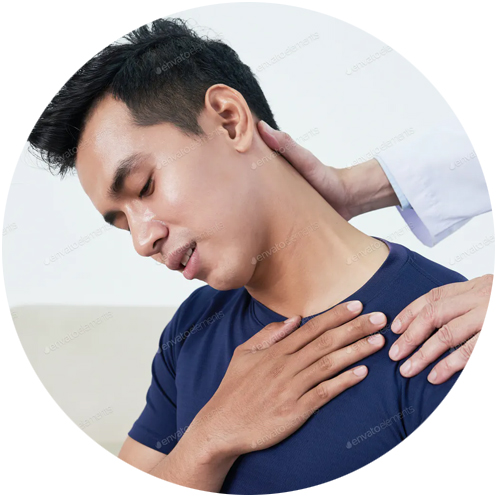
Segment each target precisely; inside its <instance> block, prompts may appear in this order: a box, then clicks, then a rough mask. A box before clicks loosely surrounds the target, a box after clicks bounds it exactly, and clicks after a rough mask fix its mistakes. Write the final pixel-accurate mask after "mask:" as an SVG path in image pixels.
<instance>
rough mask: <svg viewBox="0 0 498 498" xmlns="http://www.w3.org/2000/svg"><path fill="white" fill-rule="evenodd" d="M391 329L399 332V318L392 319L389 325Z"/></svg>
mask: <svg viewBox="0 0 498 498" xmlns="http://www.w3.org/2000/svg"><path fill="white" fill-rule="evenodd" d="M391 330H392V331H393V332H394V333H396V332H399V331H400V330H401V320H400V319H399V318H396V320H394V322H393V324H392V325H391Z"/></svg>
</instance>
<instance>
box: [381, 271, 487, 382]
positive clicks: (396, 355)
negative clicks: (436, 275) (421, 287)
mask: <svg viewBox="0 0 498 498" xmlns="http://www.w3.org/2000/svg"><path fill="white" fill-rule="evenodd" d="M492 284H493V275H484V276H483V277H479V278H474V279H473V280H469V281H468V282H458V283H455V284H448V285H443V286H442V287H436V288H435V289H432V291H430V292H429V293H428V294H425V295H424V296H421V297H419V298H418V299H417V300H416V301H414V302H413V303H412V304H410V305H409V306H407V307H406V308H405V309H404V310H403V311H402V312H401V313H400V314H399V315H398V316H397V317H396V318H395V319H394V320H393V323H392V325H391V330H392V331H393V332H394V333H396V334H401V337H400V338H399V339H398V340H397V341H396V342H395V343H394V344H393V345H392V346H391V349H390V350H389V356H390V357H391V359H393V360H401V359H403V358H406V357H407V356H408V355H409V354H410V353H412V352H413V351H414V350H415V349H416V348H417V347H418V346H419V345H420V344H422V343H424V344H423V346H422V347H421V348H420V349H419V350H418V351H417V352H416V353H415V354H414V355H413V356H412V357H411V358H410V359H409V360H407V361H405V362H404V363H403V364H402V365H401V368H400V372H401V375H403V376H404V377H413V376H414V375H417V374H418V373H420V372H421V371H422V370H423V369H424V368H426V367H427V365H429V364H430V363H432V362H433V361H435V360H437V359H438V358H439V357H440V356H441V355H442V354H443V353H445V352H446V351H448V350H449V349H454V351H453V352H452V353H451V354H449V355H448V356H446V357H445V358H444V359H442V360H441V361H440V362H438V363H437V364H436V366H435V367H434V368H433V369H432V370H431V372H430V373H429V376H428V380H429V382H432V383H433V384H441V383H443V382H445V381H447V380H448V379H449V378H450V377H451V376H452V375H453V374H455V373H456V372H459V371H460V370H462V369H463V368H464V367H465V365H466V364H467V362H468V361H469V357H470V355H471V354H472V351H473V350H474V346H475V344H476V342H477V339H478V337H479V333H480V331H481V328H482V326H483V323H484V317H485V315H486V310H487V309H488V304H489V297H490V294H491V286H492ZM436 329H438V330H437V332H436V333H435V334H433V332H434V330H436ZM428 338H429V339H428ZM424 341H425V342H424Z"/></svg>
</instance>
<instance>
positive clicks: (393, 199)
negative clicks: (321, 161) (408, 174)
mask: <svg viewBox="0 0 498 498" xmlns="http://www.w3.org/2000/svg"><path fill="white" fill-rule="evenodd" d="M338 171H340V175H341V178H342V181H343V183H344V188H345V189H346V192H347V198H348V208H349V210H350V212H351V213H352V215H353V216H358V215H360V214H363V213H368V212H369V211H375V210H376V209H381V208H385V207H389V206H399V205H400V202H399V199H398V198H397V196H396V194H395V193H394V190H393V188H392V186H391V184H390V183H389V180H388V179H387V176H386V174H385V173H384V170H383V169H382V167H381V165H380V164H379V162H378V161H377V160H376V159H370V160H368V161H365V162H364V163H361V164H358V165H356V166H353V167H351V168H344V169H341V170H338Z"/></svg>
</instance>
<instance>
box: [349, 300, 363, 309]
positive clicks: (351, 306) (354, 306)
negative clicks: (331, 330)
mask: <svg viewBox="0 0 498 498" xmlns="http://www.w3.org/2000/svg"><path fill="white" fill-rule="evenodd" d="M347 308H348V310H349V311H360V310H361V302H360V301H351V302H350V303H348V305H347Z"/></svg>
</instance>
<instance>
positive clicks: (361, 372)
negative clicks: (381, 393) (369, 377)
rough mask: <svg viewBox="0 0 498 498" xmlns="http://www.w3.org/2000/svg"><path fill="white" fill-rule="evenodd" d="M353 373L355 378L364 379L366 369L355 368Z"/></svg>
mask: <svg viewBox="0 0 498 498" xmlns="http://www.w3.org/2000/svg"><path fill="white" fill-rule="evenodd" d="M353 373H354V374H355V375H356V376H357V377H365V375H366V374H367V367H363V366H362V367H358V368H355V369H354V370H353Z"/></svg>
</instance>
